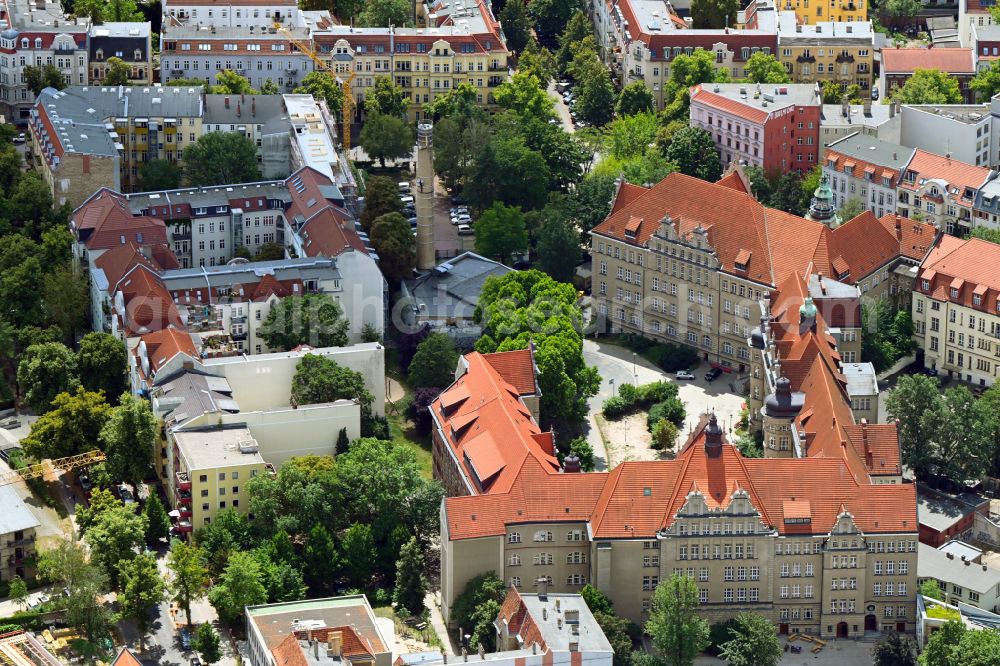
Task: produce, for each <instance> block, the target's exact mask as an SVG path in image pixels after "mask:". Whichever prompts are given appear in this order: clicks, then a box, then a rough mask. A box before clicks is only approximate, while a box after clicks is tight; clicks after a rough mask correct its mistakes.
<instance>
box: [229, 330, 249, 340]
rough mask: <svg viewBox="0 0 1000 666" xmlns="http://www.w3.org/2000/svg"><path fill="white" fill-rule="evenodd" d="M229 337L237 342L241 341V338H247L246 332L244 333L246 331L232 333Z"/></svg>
mask: <svg viewBox="0 0 1000 666" xmlns="http://www.w3.org/2000/svg"><path fill="white" fill-rule="evenodd" d="M231 337H232V338H233V340H234V341H236V342H239V341H242V340H246V339H247V334H246V332H243V333H233V334H232V336H231Z"/></svg>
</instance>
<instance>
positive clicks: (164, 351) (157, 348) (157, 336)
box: [142, 326, 198, 374]
mask: <svg viewBox="0 0 1000 666" xmlns="http://www.w3.org/2000/svg"><path fill="white" fill-rule="evenodd" d="M142 342H144V343H145V345H146V355H147V356H148V357H149V367H150V371H151V373H152V374H156V371H157V370H159V369H160V368H161V367H163V364H164V363H166V362H167V361H169V360H170V359H172V358H173V357H174V356H176V355H177V354H187V355H188V356H190V357H191V358H193V359H197V358H198V349H197V348H196V347H195V346H194V341H193V340H192V339H191V334H190V333H188V332H187V331H184V330H180V329H177V328H174V327H173V326H170V327H168V328H164V329H163V330H160V331H156V332H153V333H147V334H146V335H144V336H142Z"/></svg>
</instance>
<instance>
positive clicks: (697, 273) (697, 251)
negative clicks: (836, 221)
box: [591, 169, 933, 373]
mask: <svg viewBox="0 0 1000 666" xmlns="http://www.w3.org/2000/svg"><path fill="white" fill-rule="evenodd" d="M748 192H749V186H748V185H747V183H746V181H745V178H744V177H743V176H742V172H741V171H739V169H736V170H734V171H732V172H730V173H729V174H727V175H726V176H725V177H724V178H723V179H722V180H720V181H719V182H718V183H714V184H713V183H706V182H705V181H702V180H698V179H696V178H690V177H688V176H684V175H683V174H671V175H669V176H667V177H666V178H665V179H664V180H662V181H660V183H658V184H657V185H655V186H653V187H651V188H644V187H639V186H635V185H630V184H627V183H622V184H620V185H619V187H618V190H617V193H616V196H615V199H614V203H613V206H612V210H611V214H610V215H609V216H608V218H607V219H605V220H604V221H603V222H602V223H601V224H599V225H597V227H595V228H594V230H593V231H592V232H591V237H592V240H591V258H592V262H593V266H594V278H593V294H594V307H595V312H596V313H597V314H598V315H599V316H601V317H604V318H606V320H607V324H608V327H609V328H610V330H612V331H614V332H628V333H635V334H640V335H643V336H645V337H648V338H651V339H654V340H658V341H664V342H677V343H681V344H687V345H689V346H691V347H694V348H696V349H697V350H698V351H699V354H700V355H701V356H702V358H703V359H705V360H706V361H708V362H710V363H711V364H712V365H718V366H719V367H721V368H723V369H725V370H731V371H737V372H740V373H743V372H746V371H747V369H748V367H749V363H750V348H749V347H748V346H747V339H748V337H749V335H750V329H751V328H752V327H753V326H754V325H755V324H756V320H757V318H758V316H759V308H758V305H757V304H758V302H759V301H760V299H761V297H762V295H763V294H764V293H766V292H768V291H770V290H771V289H774V288H775V287H777V286H778V285H779V284H781V282H783V281H784V280H785V279H786V278H787V276H788V275H789V274H791V273H795V272H798V273H799V274H804V273H805V270H806V268H807V267H808V266H809V265H810V263H811V264H812V265H813V267H814V270H813V272H815V273H822V274H823V275H824V276H828V277H831V278H833V279H835V280H837V281H839V282H843V283H846V284H848V285H854V286H857V287H858V288H859V289H861V292H862V294H863V295H864V294H868V293H869V291H871V294H872V295H875V294H882V293H885V294H889V295H892V294H894V293H895V292H896V291H897V290H899V289H900V288H901V285H900V284H899V282H898V280H897V279H896V277H895V269H896V268H897V267H898V266H901V265H909V264H914V265H915V264H917V263H919V262H920V260H921V259H923V256H924V254H926V252H927V249H928V248H929V247H930V245H931V242H932V240H933V228H932V227H929V226H927V225H920V224H918V223H913V222H912V221H909V220H906V221H898V220H896V219H895V218H892V217H890V216H886V217H884V218H882V219H877V218H875V217H874V216H859V218H858V219H857V220H856V221H855V223H854V224H845V225H842V226H841V227H838V228H837V229H830V228H829V227H827V226H826V225H825V224H823V223H821V222H814V221H811V220H805V219H803V218H800V217H796V216H794V215H789V214H788V213H784V212H782V211H779V210H773V209H770V208H766V207H764V206H763V205H762V204H760V203H759V202H758V201H756V200H755V199H754V198H753V197H752V196H751V195H749V194H748ZM904 222H905V223H904Z"/></svg>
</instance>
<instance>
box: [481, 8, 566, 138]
mask: <svg viewBox="0 0 1000 666" xmlns="http://www.w3.org/2000/svg"><path fill="white" fill-rule="evenodd" d="M517 4H519V3H516V2H513V3H508V4H507V6H508V7H513V6H515V5H517ZM493 97H494V98H495V99H496V102H497V104H499V105H500V106H502V107H503V108H505V109H510V110H511V111H513V112H514V113H515V114H517V116H518V118H519V119H520V120H521V121H522V122H530V121H532V120H540V121H548V120H549V119H551V118H555V117H556V116H555V111H553V108H554V107H555V101H553V99H552V98H551V97H549V94H548V93H547V92H546V91H545V88H543V87H542V84H541V81H540V80H539V79H538V77H536V76H533V75H532V74H528V73H526V72H521V71H518V72H515V73H514V76H512V77H511V79H510V80H509V81H507V82H506V83H502V84H500V85H499V86H498V87H497V89H496V90H495V91H494V92H493Z"/></svg>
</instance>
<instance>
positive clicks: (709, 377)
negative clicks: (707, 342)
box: [705, 368, 722, 382]
mask: <svg viewBox="0 0 1000 666" xmlns="http://www.w3.org/2000/svg"><path fill="white" fill-rule="evenodd" d="M721 374H722V368H712V369H711V370H709V371H708V372H706V373H705V381H707V382H710V381H713V380H715V379H718V378H719V375H721Z"/></svg>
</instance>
